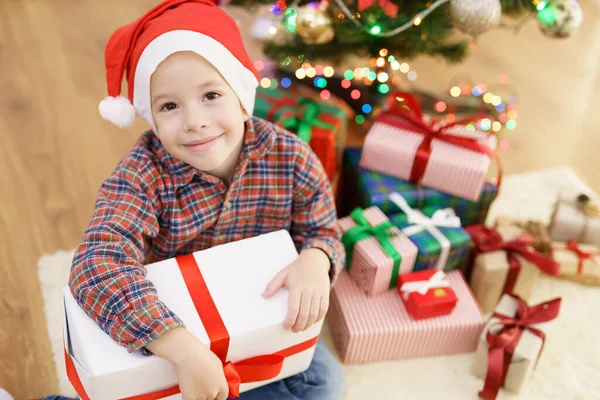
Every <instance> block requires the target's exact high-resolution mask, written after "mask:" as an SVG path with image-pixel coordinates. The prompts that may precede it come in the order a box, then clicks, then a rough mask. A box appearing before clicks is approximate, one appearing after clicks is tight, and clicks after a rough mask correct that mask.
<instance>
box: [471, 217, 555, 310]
mask: <svg viewBox="0 0 600 400" xmlns="http://www.w3.org/2000/svg"><path fill="white" fill-rule="evenodd" d="M465 229H466V230H467V232H468V233H469V235H471V238H472V239H473V244H474V249H473V250H474V251H473V252H472V253H471V254H472V259H471V262H470V263H469V264H470V265H469V266H468V271H469V272H468V273H467V274H468V275H469V274H470V278H469V283H470V285H471V288H472V289H473V293H474V295H475V298H476V299H477V301H478V303H479V305H480V306H481V309H482V310H483V312H484V313H487V312H491V311H493V310H494V308H495V307H496V304H497V302H498V300H499V299H500V297H501V296H502V294H504V293H514V294H517V295H519V296H520V297H522V298H523V299H525V300H528V299H529V296H530V295H531V291H532V289H533V285H534V283H535V281H536V280H537V278H538V277H539V275H540V273H542V272H543V273H545V274H548V275H551V276H558V271H559V266H558V264H557V263H556V262H555V261H553V260H552V259H551V258H549V257H547V256H544V255H543V254H540V253H538V252H536V251H535V250H534V249H533V247H532V244H533V237H531V235H529V234H527V233H525V232H524V231H523V230H522V229H521V228H519V227H517V226H499V227H498V228H497V229H495V230H494V229H490V228H487V227H485V226H483V225H471V226H467V227H466V228H465Z"/></svg>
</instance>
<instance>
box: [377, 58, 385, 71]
mask: <svg viewBox="0 0 600 400" xmlns="http://www.w3.org/2000/svg"><path fill="white" fill-rule="evenodd" d="M384 65H385V58H383V57H379V58H378V59H377V66H378V67H380V68H381V67H383V66H384Z"/></svg>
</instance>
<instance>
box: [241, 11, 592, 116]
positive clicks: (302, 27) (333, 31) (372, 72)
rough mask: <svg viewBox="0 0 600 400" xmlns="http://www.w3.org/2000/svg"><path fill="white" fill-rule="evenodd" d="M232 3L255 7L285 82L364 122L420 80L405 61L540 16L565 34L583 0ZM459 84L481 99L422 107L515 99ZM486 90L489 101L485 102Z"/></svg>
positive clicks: (577, 19)
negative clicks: (332, 101)
mask: <svg viewBox="0 0 600 400" xmlns="http://www.w3.org/2000/svg"><path fill="white" fill-rule="evenodd" d="M230 4H231V5H234V6H242V7H247V8H249V9H250V10H251V11H252V12H253V14H255V16H256V17H255V22H254V26H253V27H252V35H253V36H254V38H255V39H259V40H261V41H262V42H263V52H264V54H265V55H266V56H267V57H268V58H269V59H270V60H271V61H272V62H273V63H274V64H275V65H276V67H277V71H276V75H277V76H278V77H279V78H280V79H281V81H280V84H281V86H282V87H283V88H287V87H289V86H290V85H291V82H297V83H300V84H301V85H305V86H308V87H311V88H313V89H316V90H318V91H319V92H320V96H321V98H322V99H325V100H326V99H328V98H329V96H330V95H335V96H337V97H338V98H341V99H343V100H344V101H345V102H346V103H347V104H348V106H349V107H350V108H351V109H352V110H353V111H354V113H355V115H356V118H357V119H356V120H357V122H358V123H362V122H360V121H364V120H365V118H369V117H370V116H371V115H373V114H372V113H371V110H373V109H375V108H377V107H379V106H381V105H382V104H383V103H384V102H385V100H386V97H387V94H388V93H390V92H393V91H394V90H397V89H398V88H400V86H402V82H406V81H413V80H415V79H416V73H415V72H414V71H410V70H409V65H408V64H407V63H406V62H405V61H406V60H409V59H411V58H414V57H416V56H419V55H426V56H432V57H438V58H441V59H443V60H446V61H447V62H448V63H458V62H461V61H462V60H464V59H465V57H467V56H468V54H469V47H471V46H473V45H474V43H475V42H476V41H477V39H478V38H479V37H480V36H481V35H484V34H485V32H487V31H488V30H490V29H492V28H494V27H496V26H498V25H501V24H502V25H504V26H505V27H509V28H511V27H512V28H514V29H518V28H519V27H520V26H522V24H523V23H525V22H531V21H532V20H537V23H538V25H539V27H540V35H546V36H548V37H552V38H564V37H568V36H570V35H571V34H572V33H574V32H575V31H576V30H577V28H578V27H579V26H580V24H581V21H582V13H581V9H580V8H579V4H578V3H577V0H321V1H320V2H319V1H311V2H309V0H231V3H230ZM267 10H268V11H267ZM261 11H262V12H261ZM503 16H504V17H505V18H501V17H503ZM532 17H533V18H532ZM334 67H335V68H334ZM261 85H262V86H263V87H265V88H268V87H271V88H274V87H277V86H278V82H277V81H276V80H269V79H266V78H265V79H264V80H263V81H261ZM453 89H454V91H457V90H458V91H459V92H460V93H462V94H465V93H469V94H470V93H472V94H473V95H474V96H475V97H477V98H476V99H469V98H467V99H464V101H461V100H463V99H457V98H456V97H457V96H455V95H453V96H452V97H451V98H449V99H445V100H444V101H443V103H444V104H441V103H440V101H441V100H443V99H441V98H440V97H438V96H435V95H432V96H429V95H428V94H424V93H418V95H419V96H421V98H420V101H423V102H424V104H423V105H424V107H426V108H434V107H436V105H437V108H438V109H437V110H436V111H438V112H441V111H440V110H439V109H442V108H443V109H446V107H445V104H447V105H448V110H447V111H449V112H454V111H457V110H459V109H460V108H461V107H466V108H468V109H471V110H472V112H476V113H479V112H480V111H482V110H483V111H485V110H486V109H487V108H491V109H492V110H493V111H494V112H492V113H491V115H492V116H494V117H495V115H494V113H495V110H496V109H499V110H504V109H505V107H508V106H509V104H492V101H491V98H492V97H494V96H493V94H492V93H487V92H486V90H484V89H482V88H481V87H468V88H465V87H461V88H460V89H459V88H456V87H455V88H453ZM484 95H487V97H488V100H489V101H487V102H483V103H482V100H483V99H484ZM423 96H424V97H423ZM496 97H497V96H496ZM494 103H497V101H494ZM450 106H452V107H450ZM504 122H509V121H508V120H506V121H504Z"/></svg>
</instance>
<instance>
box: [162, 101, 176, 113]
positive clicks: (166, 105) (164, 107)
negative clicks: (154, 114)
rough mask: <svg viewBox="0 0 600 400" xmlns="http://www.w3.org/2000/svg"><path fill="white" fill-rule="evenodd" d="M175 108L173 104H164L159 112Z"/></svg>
mask: <svg viewBox="0 0 600 400" xmlns="http://www.w3.org/2000/svg"><path fill="white" fill-rule="evenodd" d="M176 108H177V104H175V103H165V104H163V105H162V107H160V110H159V111H172V110H174V109H176Z"/></svg>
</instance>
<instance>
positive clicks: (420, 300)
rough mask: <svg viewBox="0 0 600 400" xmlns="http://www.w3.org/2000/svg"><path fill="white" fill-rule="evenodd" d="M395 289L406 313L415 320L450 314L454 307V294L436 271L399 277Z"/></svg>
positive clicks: (455, 299) (431, 270)
mask: <svg viewBox="0 0 600 400" xmlns="http://www.w3.org/2000/svg"><path fill="white" fill-rule="evenodd" d="M397 287H398V293H399V294H400V297H401V298H402V302H403V303H404V305H405V306H406V311H408V313H409V314H410V316H411V317H413V318H414V319H416V320H419V319H425V318H433V317H439V316H440V315H446V314H450V313H451V312H452V310H454V307H456V301H457V297H456V294H455V293H454V290H452V287H450V284H449V283H448V281H447V280H446V274H445V273H444V272H443V271H440V270H438V269H427V270H424V271H417V272H412V273H410V274H405V275H400V276H399V277H398V285H397Z"/></svg>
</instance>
